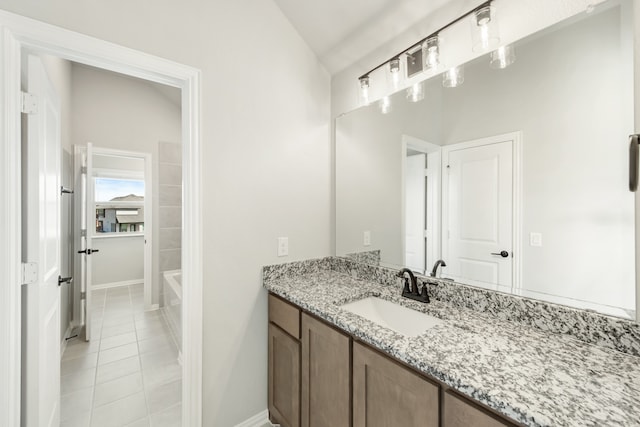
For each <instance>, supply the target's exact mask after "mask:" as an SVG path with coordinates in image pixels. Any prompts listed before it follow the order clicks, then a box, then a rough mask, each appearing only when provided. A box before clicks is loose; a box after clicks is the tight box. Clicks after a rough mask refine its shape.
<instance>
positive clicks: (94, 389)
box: [60, 284, 182, 427]
mask: <svg viewBox="0 0 640 427" xmlns="http://www.w3.org/2000/svg"><path fill="white" fill-rule="evenodd" d="M92 298H93V301H92V307H93V310H92V325H93V332H92V334H93V337H92V340H91V342H88V343H87V342H83V341H80V340H78V339H72V340H69V342H68V343H67V348H66V350H65V352H64V354H63V356H62V361H61V379H60V387H61V421H62V422H61V426H62V427H70V426H74V427H75V426H78V427H80V426H81V427H89V426H91V427H94V426H95V427H98V426H108V427H117V426H135V427H141V426H151V427H156V426H158V427H160V426H162V427H164V426H166V427H177V426H180V424H181V391H182V390H181V389H182V386H181V385H182V379H181V373H182V368H181V366H180V364H179V363H178V352H177V349H176V346H175V344H174V341H173V338H172V336H171V333H170V331H169V328H168V326H167V324H166V322H165V319H164V317H163V316H162V313H161V312H160V311H159V310H157V311H152V312H144V308H143V307H144V303H143V298H144V297H143V288H142V284H140V285H132V286H123V287H119V288H111V289H106V290H98V291H93V294H92Z"/></svg>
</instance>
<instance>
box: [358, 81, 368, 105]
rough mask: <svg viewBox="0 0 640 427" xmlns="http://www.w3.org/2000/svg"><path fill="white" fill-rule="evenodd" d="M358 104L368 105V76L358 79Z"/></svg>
mask: <svg viewBox="0 0 640 427" xmlns="http://www.w3.org/2000/svg"><path fill="white" fill-rule="evenodd" d="M359 83H360V104H361V105H369V102H370V100H369V76H364V77H360V79H359Z"/></svg>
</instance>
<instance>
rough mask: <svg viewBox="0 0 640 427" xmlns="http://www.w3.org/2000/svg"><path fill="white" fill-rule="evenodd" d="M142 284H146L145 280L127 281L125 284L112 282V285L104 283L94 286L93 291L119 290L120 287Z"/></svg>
mask: <svg viewBox="0 0 640 427" xmlns="http://www.w3.org/2000/svg"><path fill="white" fill-rule="evenodd" d="M140 283H144V279H138V280H125V281H123V282H111V283H102V284H100V285H92V286H91V290H92V291H96V290H98V289H109V288H119V287H120V286H131V285H139V284H140Z"/></svg>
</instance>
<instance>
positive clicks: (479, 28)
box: [471, 5, 500, 52]
mask: <svg viewBox="0 0 640 427" xmlns="http://www.w3.org/2000/svg"><path fill="white" fill-rule="evenodd" d="M471 22H472V24H471V31H472V37H473V51H474V52H485V51H488V50H490V49H493V48H494V47H496V46H497V45H498V43H500V36H499V34H498V24H497V22H496V19H495V11H494V8H493V6H491V5H488V6H484V7H481V8H479V9H477V10H476V11H475V12H474V13H473V19H472V21H471Z"/></svg>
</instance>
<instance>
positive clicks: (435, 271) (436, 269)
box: [429, 259, 447, 277]
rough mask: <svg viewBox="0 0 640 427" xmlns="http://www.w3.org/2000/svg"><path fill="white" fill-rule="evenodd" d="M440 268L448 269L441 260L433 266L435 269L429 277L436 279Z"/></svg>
mask: <svg viewBox="0 0 640 427" xmlns="http://www.w3.org/2000/svg"><path fill="white" fill-rule="evenodd" d="M439 266H443V267H446V266H447V264H446V263H445V262H444V261H443V260H441V259H439V260H437V261H436V263H435V264H434V265H433V269H432V270H431V273H430V274H429V276H431V277H436V274H437V273H438V267H439Z"/></svg>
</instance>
